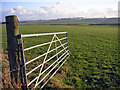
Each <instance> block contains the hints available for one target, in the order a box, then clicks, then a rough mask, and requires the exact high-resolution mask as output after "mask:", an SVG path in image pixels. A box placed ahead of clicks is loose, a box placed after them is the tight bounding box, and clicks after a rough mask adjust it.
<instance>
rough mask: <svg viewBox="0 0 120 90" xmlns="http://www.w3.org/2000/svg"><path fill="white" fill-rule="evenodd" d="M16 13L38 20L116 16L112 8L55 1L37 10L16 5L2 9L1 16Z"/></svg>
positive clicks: (19, 15) (115, 11) (24, 17)
mask: <svg viewBox="0 0 120 90" xmlns="http://www.w3.org/2000/svg"><path fill="white" fill-rule="evenodd" d="M11 14H12V15H13V14H14V15H17V16H18V17H19V19H20V20H39V19H42V20H43V19H54V18H62V17H63V18H64V17H104V16H106V17H112V16H117V10H115V9H112V8H104V9H103V8H102V9H100V8H90V9H87V8H86V7H81V6H78V5H75V3H73V4H72V3H71V2H70V3H67V2H63V1H60V2H57V3H55V4H54V5H52V6H42V7H40V8H38V10H27V9H25V8H24V7H23V6H17V7H15V8H12V9H10V10H9V11H8V12H6V11H5V12H4V11H3V17H4V16H6V15H11Z"/></svg>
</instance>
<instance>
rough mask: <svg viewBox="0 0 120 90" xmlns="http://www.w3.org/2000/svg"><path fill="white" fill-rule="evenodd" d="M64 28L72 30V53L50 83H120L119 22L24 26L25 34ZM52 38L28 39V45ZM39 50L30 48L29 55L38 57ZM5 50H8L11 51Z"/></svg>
mask: <svg viewBox="0 0 120 90" xmlns="http://www.w3.org/2000/svg"><path fill="white" fill-rule="evenodd" d="M61 31H62V32H63V31H66V32H68V42H69V50H70V57H69V59H68V60H67V61H66V63H65V64H64V65H63V66H62V68H61V69H60V71H59V72H58V73H57V74H56V75H55V77H53V78H52V79H51V81H50V83H48V84H47V85H46V87H59V88H61V87H64V88H114V87H120V73H119V63H118V27H117V26H87V25H86V26H46V25H45V26H44V25H43V26H42V25H41V26H37V25H35V26H20V33H21V34H30V33H31V34H32V33H48V32H61ZM2 33H3V36H5V35H6V31H5V26H3V30H2ZM50 39H51V37H50V38H48V37H45V38H42V39H41V38H38V39H36V38H30V39H26V40H24V47H29V46H31V45H36V44H38V43H40V42H45V41H47V40H50ZM2 44H3V48H6V46H7V45H6V38H3V42H2ZM45 48H46V47H44V48H43V49H42V51H41V53H42V52H43V51H44V50H45ZM37 52H39V53H40V51H39V50H38V49H37V51H30V52H28V53H27V54H26V59H27V58H31V57H30V56H32V57H36V56H37V54H36V53H37ZM4 53H5V54H7V51H4ZM33 66H34V65H33ZM31 67H32V66H31ZM33 75H35V74H33Z"/></svg>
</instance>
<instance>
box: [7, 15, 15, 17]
mask: <svg viewBox="0 0 120 90" xmlns="http://www.w3.org/2000/svg"><path fill="white" fill-rule="evenodd" d="M5 17H17V16H16V15H9V16H5Z"/></svg>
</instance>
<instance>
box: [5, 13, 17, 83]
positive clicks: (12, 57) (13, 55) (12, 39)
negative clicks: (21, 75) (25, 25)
mask: <svg viewBox="0 0 120 90" xmlns="http://www.w3.org/2000/svg"><path fill="white" fill-rule="evenodd" d="M6 29H7V47H8V59H9V65H10V71H11V72H10V75H11V82H12V83H13V82H14V83H15V84H18V70H17V69H18V56H17V49H18V40H17V35H18V34H19V24H18V19H17V16H15V15H11V16H6Z"/></svg>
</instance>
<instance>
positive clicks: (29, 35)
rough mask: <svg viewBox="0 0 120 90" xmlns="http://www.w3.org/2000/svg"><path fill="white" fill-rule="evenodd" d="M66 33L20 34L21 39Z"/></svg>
mask: <svg viewBox="0 0 120 90" xmlns="http://www.w3.org/2000/svg"><path fill="white" fill-rule="evenodd" d="M65 33H67V32H57V33H41V34H21V37H35V36H45V35H54V34H65Z"/></svg>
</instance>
